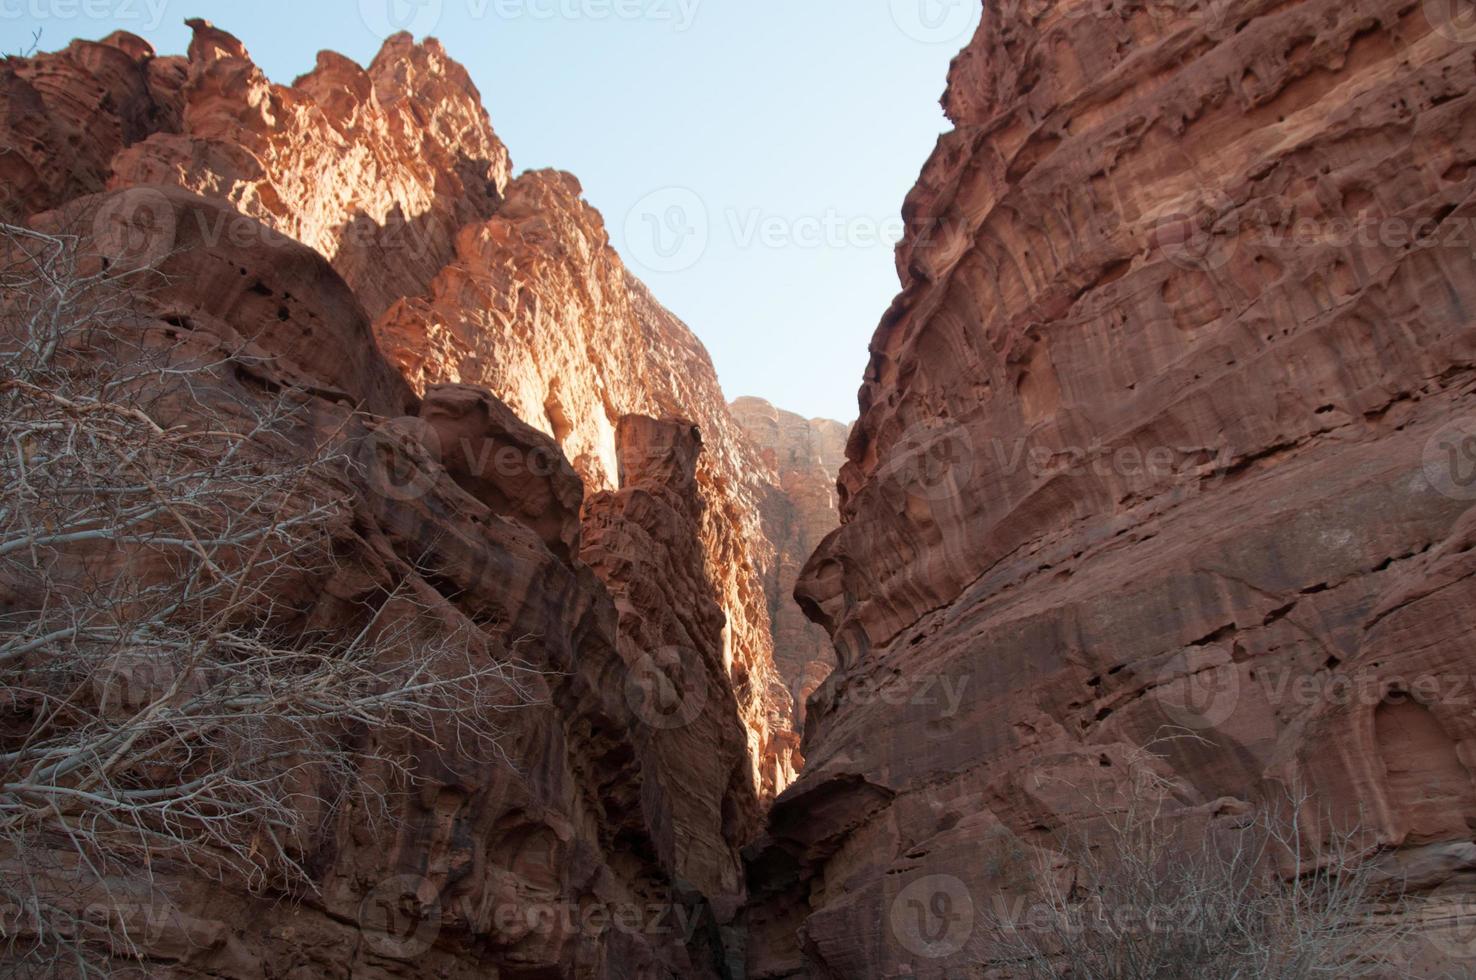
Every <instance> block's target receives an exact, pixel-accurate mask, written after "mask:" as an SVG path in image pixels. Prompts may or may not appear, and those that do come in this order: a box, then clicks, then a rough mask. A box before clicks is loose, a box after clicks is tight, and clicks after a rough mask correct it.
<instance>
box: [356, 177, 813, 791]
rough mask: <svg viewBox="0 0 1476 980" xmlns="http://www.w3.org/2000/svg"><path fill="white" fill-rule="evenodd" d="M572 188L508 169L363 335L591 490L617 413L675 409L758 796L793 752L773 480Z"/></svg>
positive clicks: (568, 181)
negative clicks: (695, 434) (491, 405)
mask: <svg viewBox="0 0 1476 980" xmlns="http://www.w3.org/2000/svg"><path fill="white" fill-rule="evenodd" d="M579 195H580V187H579V183H578V181H576V180H575V179H574V178H573V177H571V176H570V175H568V174H564V173H559V172H556V171H535V172H531V173H525V174H523V175H521V176H519V177H518V178H517V179H516V180H514V181H513V182H512V183H511V184H509V185H508V188H507V193H506V200H505V201H504V202H503V204H502V205H501V207H500V208H499V209H498V211H497V214H496V215H495V216H493V217H492V218H490V219H489V220H487V221H485V222H478V223H474V224H471V225H468V226H466V227H465V228H463V229H462V230H461V232H460V233H459V234H458V235H457V237H456V255H455V258H454V260H453V261H451V262H450V263H448V264H447V265H446V267H445V269H443V270H442V271H441V273H440V274H439V275H437V276H436V278H435V280H434V281H433V282H432V283H431V286H430V289H429V291H428V292H427V293H426V294H425V295H424V296H415V297H410V298H406V299H404V300H401V301H400V302H398V303H396V304H395V305H394V306H393V307H391V308H390V309H389V310H388V311H387V312H386V313H385V314H384V315H383V316H382V317H381V318H380V320H379V322H378V324H377V325H376V327H375V331H376V333H377V334H378V336H379V338H380V342H381V344H383V346H384V348H385V350H386V351H387V352H388V353H389V354H390V356H391V357H392V358H393V359H394V360H395V361H397V362H398V363H399V364H400V366H401V367H402V369H403V370H404V372H405V375H406V377H408V378H410V380H411V381H412V383H415V384H417V385H425V384H433V383H436V382H440V381H456V382H465V383H470V384H476V385H481V386H484V387H486V388H489V389H490V390H491V391H492V392H493V393H495V394H496V395H497V396H498V397H499V398H501V399H502V400H504V401H505V402H506V403H507V404H508V405H509V406H510V407H511V408H512V409H513V410H514V411H515V412H517V413H518V415H520V416H521V417H522V418H524V419H527V420H529V421H530V422H532V423H533V424H534V425H536V426H538V427H539V428H541V429H542V430H543V431H545V432H547V433H549V434H550V435H552V436H553V437H554V438H555V439H557V440H558V441H559V444H560V445H561V446H562V447H563V448H564V451H565V453H566V454H567V455H568V457H569V458H570V459H571V460H573V462H574V467H575V469H576V470H577V471H578V472H579V475H580V476H581V477H582V478H583V479H584V481H585V484H586V486H587V487H588V488H590V489H591V490H595V491H603V490H613V489H617V488H619V487H620V483H619V479H618V476H619V469H620V465H621V461H620V458H619V452H618V446H617V437H616V433H617V430H618V428H619V426H620V423H621V419H622V418H623V417H625V416H626V415H632V414H645V415H650V416H653V417H658V418H659V417H663V416H667V415H683V416H686V417H689V418H691V420H692V421H693V422H694V423H695V424H696V425H697V426H698V427H699V429H700V430H701V432H702V441H703V444H704V447H705V449H704V452H703V453H702V455H701V457H700V459H699V461H698V468H697V488H698V493H699V494H700V495H701V497H702V499H703V501H704V507H703V509H702V511H701V517H700V527H701V540H702V542H703V546H704V561H705V563H706V569H707V575H708V578H709V579H710V581H711V582H712V583H713V585H714V587H715V588H716V590H717V593H716V594H717V597H718V601H719V604H720V606H721V608H722V611H723V614H724V615H725V616H726V620H727V626H726V628H725V630H724V632H723V644H722V650H723V652H722V656H723V661H724V662H725V663H726V664H727V667H728V670H729V673H730V674H731V675H732V687H733V689H734V690H735V692H736V693H737V696H738V703H739V707H740V711H741V714H742V717H743V721H744V724H745V725H746V726H747V728H748V730H749V732H750V746H749V747H750V754H751V755H752V757H753V759H754V760H755V762H756V769H755V773H754V779H755V785H756V786H757V787H758V788H759V790H760V792H761V793H762V794H763V795H766V796H772V795H773V794H774V793H775V792H777V790H779V789H782V788H783V787H784V786H786V785H788V783H789V782H790V780H791V779H792V778H793V774H794V773H793V769H794V762H793V758H792V755H793V752H794V748H795V739H794V737H793V732H792V729H793V722H792V720H791V707H790V705H791V699H790V697H789V695H788V693H787V690H786V684H785V682H784V680H783V679H782V678H781V677H780V675H779V673H778V672H777V671H776V670H775V667H774V659H773V653H772V651H773V642H774V641H773V637H772V634H771V626H770V605H769V602H770V600H769V597H768V596H766V595H765V593H764V589H763V581H762V579H761V578H760V572H761V570H762V569H764V568H765V567H768V566H771V565H772V563H773V561H774V557H773V547H772V545H771V544H770V543H769V541H768V539H766V538H765V536H764V530H763V528H762V527H761V526H760V523H759V505H758V503H759V501H760V500H761V499H762V498H763V496H764V495H765V494H766V493H768V492H769V488H770V487H771V486H772V484H773V477H772V476H771V475H770V474H769V473H768V470H767V468H766V467H765V466H764V465H763V463H762V462H761V461H760V460H759V459H758V458H757V456H756V454H755V452H754V450H753V449H752V447H751V446H750V444H749V443H748V441H747V440H746V439H745V438H744V436H743V433H742V431H741V430H740V429H739V428H738V426H737V424H736V423H735V422H734V420H733V417H732V415H731V414H730V413H729V411H728V408H727V405H726V404H725V403H724V401H723V398H722V389H721V388H720V386H719V385H718V380H717V372H716V371H715V370H714V369H713V367H712V361H711V359H710V358H709V357H708V355H707V351H706V350H705V349H703V347H702V345H701V343H700V342H698V340H697V339H696V338H695V337H694V336H692V333H691V331H689V330H688V329H687V328H686V326H685V325H684V324H682V323H681V321H679V320H677V319H676V318H675V317H673V316H672V315H671V314H670V313H668V312H667V311H666V310H665V309H663V308H662V307H661V306H660V305H659V304H658V303H657V302H656V301H655V300H654V299H652V298H651V296H650V294H649V293H648V292H647V290H646V288H645V287H644V286H643V285H641V284H640V283H639V282H638V281H637V280H636V279H635V278H634V277H633V276H631V275H630V274H629V272H627V271H626V269H625V266H624V264H623V263H622V262H621V261H620V257H619V256H618V255H617V254H616V253H615V251H614V249H612V248H611V247H610V245H609V240H608V237H607V236H606V233H605V228H604V222H603V220H602V219H601V218H600V215H599V213H598V212H597V211H595V210H594V209H593V208H591V207H590V206H589V205H588V204H586V203H585V202H584V201H583V200H581V198H580V196H579Z"/></svg>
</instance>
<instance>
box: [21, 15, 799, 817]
mask: <svg viewBox="0 0 1476 980" xmlns="http://www.w3.org/2000/svg"><path fill="white" fill-rule="evenodd" d="M189 24H190V26H191V28H192V29H193V31H194V33H195V42H194V43H193V44H192V45H191V48H190V52H189V57H188V58H187V59H185V58H159V57H156V56H155V53H154V52H153V50H152V49H151V48H150V46H149V45H148V44H147V43H146V42H144V41H142V40H141V39H139V38H136V37H134V36H132V35H127V34H116V35H113V36H112V37H110V38H108V39H107V40H106V41H104V42H100V43H96V44H94V43H90V42H81V41H79V42H77V43H75V44H74V45H73V46H72V47H70V48H68V49H67V50H66V51H64V52H60V53H57V54H45V55H38V56H36V57H34V58H30V59H11V60H8V61H6V62H5V64H4V69H3V72H0V98H3V99H4V103H3V105H4V111H3V114H0V139H3V141H4V144H5V145H7V146H9V145H14V146H16V147H17V149H18V150H19V152H18V153H16V154H4V155H0V168H8V169H4V170H0V173H3V174H6V175H7V176H9V177H11V178H12V179H10V180H8V181H7V186H6V193H7V194H8V197H7V198H6V200H5V202H0V203H5V204H6V206H7V207H8V209H9V210H11V211H12V212H14V213H17V214H19V215H21V216H22V217H23V216H25V215H28V214H32V213H35V212H37V211H39V210H42V209H43V208H48V207H53V206H56V205H57V204H59V203H62V202H64V201H66V200H68V199H70V198H71V197H74V196H76V195H77V194H79V193H87V192H93V191H97V190H101V189H102V188H103V187H113V188H122V187H134V186H136V187H139V188H144V187H151V186H156V185H169V186H179V187H183V188H186V189H189V190H192V191H194V192H196V193H198V194H201V195H204V196H206V197H212V198H217V199H223V200H226V201H229V202H230V203H231V204H233V205H234V206H235V207H236V208H237V209H238V210H239V211H240V212H242V213H244V214H246V215H248V216H250V217H252V218H255V219H257V220H259V221H260V222H262V223H263V224H264V225H266V226H267V227H269V228H270V229H272V230H273V231H275V232H278V233H280V234H281V235H284V236H286V237H288V238H290V239H292V240H295V241H300V242H303V243H304V244H307V245H309V246H311V247H312V248H314V249H316V250H317V251H318V252H319V253H320V254H322V255H323V256H324V257H325V258H327V259H328V260H329V261H331V262H332V263H333V266H334V268H335V269H336V270H337V271H338V273H339V274H340V275H341V276H342V277H343V278H344V279H345V280H346V281H347V283H348V284H349V286H350V287H352V289H353V291H354V293H355V295H356V296H357V297H358V299H359V301H360V302H361V303H362V305H363V306H364V307H365V308H366V309H367V310H368V312H369V313H370V315H371V316H374V317H376V318H377V320H378V323H377V325H376V328H375V331H376V334H377V336H378V337H379V338H380V343H381V345H382V346H383V347H384V349H385V350H386V352H387V353H388V354H389V356H390V359H391V361H392V362H394V363H395V364H397V365H398V366H399V367H401V368H402V369H403V371H404V373H405V375H406V377H407V378H408V379H409V380H410V382H411V383H412V385H413V386H414V387H415V388H416V390H417V391H424V390H425V388H426V386H427V385H428V384H437V383H466V384H472V385H476V386H479V387H483V388H486V389H488V390H490V391H491V393H492V394H493V395H495V396H496V397H497V398H498V399H500V400H501V401H503V402H504V403H505V404H506V405H507V406H508V407H510V408H511V409H512V410H513V411H514V412H515V413H517V415H518V416H519V417H521V418H522V419H523V420H524V421H525V422H528V423H529V424H531V425H533V426H535V427H536V428H538V429H539V430H541V431H543V432H545V433H546V434H548V435H551V436H553V437H554V438H555V439H556V440H557V442H558V443H559V445H560V446H561V447H562V448H563V449H564V451H565V453H566V454H567V455H568V457H569V458H570V459H571V460H573V461H574V463H575V467H576V469H577V471H578V473H579V475H580V476H581V477H582V478H583V479H584V482H585V484H586V487H587V488H588V489H589V491H590V492H595V491H598V490H604V489H613V488H614V487H615V486H616V484H615V470H616V459H615V448H614V432H615V427H616V426H617V425H618V423H619V420H620V418H621V417H623V416H624V415H627V414H633V413H635V414H648V415H653V416H656V417H662V416H665V415H681V416H684V417H688V418H691V419H692V420H693V421H694V422H695V423H696V424H697V425H699V426H700V427H701V429H702V432H703V439H704V442H705V444H706V446H707V450H706V452H705V453H704V454H703V457H702V460H701V462H700V464H699V473H700V475H699V480H700V484H701V493H702V495H703V497H704V499H705V500H706V501H707V507H706V509H705V510H704V517H703V522H704V523H703V529H702V530H703V540H704V544H705V548H706V555H707V559H706V560H707V568H708V574H709V577H710V579H711V581H712V582H713V586H714V588H715V589H717V590H718V592H719V593H721V594H720V596H719V603H720V605H721V606H722V609H723V612H724V615H725V616H726V617H727V624H728V625H727V630H726V634H725V640H724V643H725V650H726V652H725V659H726V661H727V663H728V665H729V672H730V675H731V678H732V680H731V684H732V686H733V688H734V689H735V690H736V691H737V692H738V697H739V703H740V705H741V708H742V712H743V717H744V723H745V725H746V726H747V728H748V730H749V743H750V745H749V748H750V754H751V756H752V757H753V759H754V766H753V779H754V782H755V785H756V786H757V787H758V789H759V791H760V793H761V794H762V795H764V796H766V797H771V796H773V795H774V794H775V793H777V792H778V791H779V790H781V789H782V788H783V787H784V786H786V785H788V783H789V782H790V781H791V780H792V779H793V776H794V768H795V758H794V751H795V738H794V736H793V713H794V712H793V704H792V698H791V697H790V696H789V695H788V693H787V691H788V685H787V684H786V682H785V680H784V678H783V677H781V675H780V674H779V672H778V671H777V670H776V669H775V667H774V663H773V652H772V651H773V632H772V625H771V622H770V614H769V611H770V607H771V604H772V603H773V601H774V600H773V596H770V595H766V594H765V592H764V588H763V585H764V580H765V576H766V574H767V570H768V569H769V568H770V566H771V565H772V564H773V562H774V560H775V558H774V554H775V553H774V548H773V546H772V545H771V543H770V542H769V541H768V539H767V538H765V536H764V533H763V530H762V528H761V526H760V518H759V514H758V501H759V500H760V499H761V498H762V497H763V496H764V495H765V494H766V493H767V492H768V491H767V489H766V488H767V487H768V486H770V485H771V484H772V483H773V478H772V474H769V473H767V472H766V471H765V469H764V467H763V466H762V464H761V463H760V462H759V461H758V460H757V459H756V457H755V454H754V452H753V450H752V448H751V447H750V446H749V445H748V443H747V442H746V441H745V440H744V439H743V436H742V433H741V431H740V430H739V429H738V427H737V425H736V423H734V421H733V419H732V417H731V415H730V413H729V412H728V409H727V405H726V402H725V399H724V398H723V395H722V391H721V388H720V387H719V385H718V382H717V374H716V372H715V371H714V370H713V368H712V363H711V359H710V358H709V357H708V355H707V352H706V351H705V350H704V349H703V347H702V345H701V343H700V342H699V341H698V340H697V338H696V337H695V336H693V335H692V333H691V331H690V330H688V329H687V327H686V326H685V325H684V324H682V323H681V322H680V321H679V320H677V319H676V318H675V317H674V316H672V315H671V314H670V313H669V312H668V311H667V310H665V309H664V308H662V307H661V305H660V304H659V303H657V302H656V301H655V299H653V298H652V297H651V296H650V294H649V292H648V291H647V290H646V288H645V287H644V286H643V285H642V284H641V283H640V282H639V281H638V280H636V279H635V278H634V277H633V276H631V275H630V274H629V272H628V271H626V269H625V268H624V265H623V264H622V263H621V261H620V258H619V256H618V255H616V254H615V252H614V250H613V249H611V248H610V246H609V244H608V238H607V236H606V234H605V231H604V225H603V220H602V219H601V217H600V215H599V214H598V212H596V211H595V210H594V209H593V208H591V207H590V206H589V205H588V204H586V203H585V202H584V201H583V200H582V199H581V198H580V188H579V184H578V182H577V180H575V179H574V178H573V177H571V176H569V175H567V174H562V173H558V172H555V171H545V172H538V173H531V174H524V175H523V176H521V177H519V178H517V179H516V180H515V181H514V180H512V178H511V162H510V160H509V156H508V152H507V149H506V148H505V147H504V146H503V144H502V142H501V141H500V140H499V139H498V137H497V136H496V134H495V133H494V132H493V130H492V126H491V123H490V121H489V118H488V115H487V111H486V110H485V109H484V108H483V106H482V103H481V96H480V94H479V93H478V91H477V89H476V87H475V86H474V85H473V83H472V81H471V79H470V77H469V76H468V75H467V73H466V71H465V69H464V68H462V67H461V66H460V65H458V64H457V63H456V62H454V61H452V60H451V59H450V58H448V57H447V55H446V52H445V50H444V49H443V48H442V47H441V45H440V44H439V43H438V42H437V41H435V40H433V39H431V40H427V41H425V42H424V43H421V44H417V43H415V42H414V41H413V39H412V38H411V37H410V36H409V35H406V34H400V35H396V36H394V37H391V38H390V39H389V40H388V41H386V42H385V45H384V47H383V49H382V50H381V51H380V53H379V55H378V56H377V57H376V58H375V59H374V61H373V62H372V63H371V64H370V65H369V66H368V67H367V68H361V67H360V66H358V65H356V64H354V63H353V62H351V61H349V60H348V59H346V58H344V57H342V56H341V55H337V54H334V53H332V52H323V53H321V54H320V55H319V57H318V64H317V66H316V68H315V69H314V70H313V71H311V72H309V73H308V74H306V75H304V76H302V77H301V78H299V79H297V80H296V81H295V82H294V83H293V84H292V85H290V86H285V85H280V84H275V83H273V82H271V81H270V80H269V79H267V78H266V77H265V75H264V74H263V73H262V72H261V70H260V69H259V68H257V67H256V65H255V64H253V63H252V62H251V60H250V57H249V54H248V53H247V52H246V50H245V48H244V46H243V45H241V43H240V42H239V41H238V40H237V39H235V38H234V37H232V36H231V35H229V34H228V33H226V32H224V31H221V30H219V29H217V28H215V27H213V26H211V25H210V24H208V22H205V21H198V20H196V21H190V22H189ZM94 134H95V135H94ZM117 207H118V208H120V209H122V210H124V211H125V212H126V214H125V215H124V216H123V217H124V218H125V219H126V221H127V222H128V223H130V224H132V225H133V226H136V227H139V228H144V227H148V226H153V225H157V224H159V223H160V222H161V221H165V220H167V219H168V215H169V210H168V208H166V207H163V206H161V205H158V203H157V202H156V201H155V200H154V198H152V197H150V196H149V195H148V194H147V193H143V192H141V193H139V194H138V195H136V196H134V197H132V198H129V199H127V200H126V201H124V202H122V203H120V204H119V205H117ZM193 220H198V219H193ZM253 227H254V226H253V225H237V224H235V223H233V222H232V221H229V220H226V221H221V222H217V223H216V224H215V225H214V226H211V227H207V228H202V229H199V231H200V232H201V234H202V236H204V237H207V238H210V239H212V240H216V239H221V238H225V237H227V236H231V235H241V234H245V235H248V236H249V235H250V234H252V233H253V232H252V228H253ZM166 250H167V249H166ZM768 577H769V578H772V576H768ZM785 605H786V606H792V604H790V603H788V599H787V596H786V599H785Z"/></svg>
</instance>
